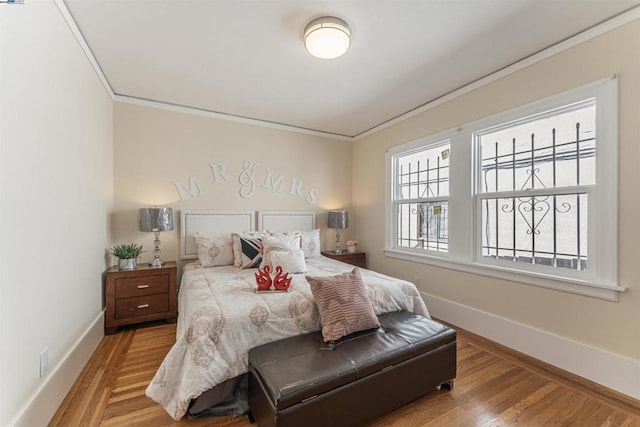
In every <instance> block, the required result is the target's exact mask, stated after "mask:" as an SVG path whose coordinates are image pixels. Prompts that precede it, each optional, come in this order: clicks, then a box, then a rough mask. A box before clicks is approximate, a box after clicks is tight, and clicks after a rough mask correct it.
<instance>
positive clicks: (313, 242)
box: [301, 229, 322, 258]
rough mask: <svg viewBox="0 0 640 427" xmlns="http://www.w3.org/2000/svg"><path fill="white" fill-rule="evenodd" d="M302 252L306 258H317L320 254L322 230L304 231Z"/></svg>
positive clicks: (302, 234)
mask: <svg viewBox="0 0 640 427" xmlns="http://www.w3.org/2000/svg"><path fill="white" fill-rule="evenodd" d="M301 237H302V238H301V243H302V252H304V257H305V258H316V257H319V256H321V255H322V254H321V253H320V230H319V229H315V230H311V231H303V232H302V233H301Z"/></svg>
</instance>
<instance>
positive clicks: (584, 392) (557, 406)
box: [49, 324, 640, 427]
mask: <svg viewBox="0 0 640 427" xmlns="http://www.w3.org/2000/svg"><path fill="white" fill-rule="evenodd" d="M456 329H457V330H458V378H457V379H456V381H455V386H454V388H453V390H452V391H446V390H442V391H434V392H432V393H429V394H427V395H426V396H424V397H422V398H420V399H418V400H416V401H414V402H412V403H410V404H409V405H406V406H405V407H403V408H400V409H399V410H397V411H395V412H393V413H391V414H389V415H388V416H385V417H383V418H380V419H378V420H376V421H375V422H374V423H372V424H371V425H370V427H387V426H447V427H448V426H465V427H466V426H487V427H488V426H514V425H517V426H552V425H554V426H579V427H589V426H640V401H637V400H634V399H631V398H629V397H626V396H624V395H621V394H619V393H616V392H613V391H611V390H608V389H605V388H603V387H600V386H598V385H596V384H594V383H591V382H589V381H586V380H584V379H581V378H579V377H576V376H573V375H571V374H568V373H566V372H564V371H560V370H558V369H557V368H554V367H552V366H549V365H546V364H544V363H542V362H539V361H536V360H534V359H531V358H529V357H528V356H525V355H523V354H521V353H518V352H515V351H513V350H510V349H507V348H505V347H502V346H500V345H498V344H495V343H493V342H491V341H488V340H486V339H484V338H481V337H478V336H476V335H473V334H471V333H469V332H466V331H464V330H461V329H458V328H456ZM175 330H176V325H175V324H169V325H167V324H158V325H151V326H149V325H147V326H144V327H135V326H133V327H131V328H129V329H127V328H122V329H121V330H120V331H119V332H118V333H116V334H115V335H110V336H106V337H104V339H103V340H102V342H101V343H100V345H99V347H98V349H97V350H96V352H95V353H94V355H93V356H92V358H91V360H90V361H89V363H88V364H87V366H86V367H85V369H84V371H83V372H82V374H81V375H80V377H79V378H78V380H77V381H76V383H75V384H74V386H73V388H72V389H71V390H70V391H69V394H68V395H67V396H66V398H65V400H64V401H63V403H62V405H61V406H60V408H59V409H58V412H57V413H56V414H55V416H54V417H53V419H52V421H51V423H50V424H49V425H50V426H99V425H100V426H154V427H155V426H234V427H239V426H249V425H251V424H249V422H248V421H247V419H246V417H241V418H237V419H232V418H230V417H221V418H208V419H200V420H187V419H184V420H182V421H180V422H176V421H173V420H172V419H171V418H170V417H169V415H167V413H166V412H165V411H164V409H163V408H162V407H161V406H160V405H158V404H156V403H155V402H154V401H152V400H151V399H149V398H147V397H146V396H145V394H144V391H145V388H146V387H147V384H148V383H149V381H150V380H151V378H152V377H153V375H154V374H155V372H156V369H157V368H158V366H159V365H160V362H161V361H162V359H163V358H164V355H165V354H166V353H167V351H168V350H169V348H170V347H171V345H172V344H173V342H174V340H175ZM301 427H303V426H301Z"/></svg>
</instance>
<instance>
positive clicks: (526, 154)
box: [385, 77, 624, 300]
mask: <svg viewBox="0 0 640 427" xmlns="http://www.w3.org/2000/svg"><path fill="white" fill-rule="evenodd" d="M387 166H388V168H387V178H388V186H387V189H388V192H387V196H388V198H387V200H388V203H387V215H386V219H387V221H386V223H387V228H386V233H387V237H386V246H385V253H386V254H387V256H391V257H396V258H401V259H406V260H411V261H417V262H424V263H428V264H434V265H439V266H443V267H447V268H454V269H459V270H463V271H469V272H473V273H477V274H483V275H489V276H495V277H499V278H504V279H508V280H512V281H518V282H522V283H527V284H532V285H537V286H544V287H549V288H553V289H559V290H564V291H569V292H574V293H580V294H584V295H590V296H595V297H599V298H605V299H612V300H615V299H617V295H618V294H617V292H619V291H621V290H624V288H621V287H619V286H618V283H617V213H616V211H617V196H616V194H617V81H616V79H615V77H614V78H609V79H606V80H603V81H599V82H595V83H592V84H590V85H587V86H584V87H581V88H578V89H575V90H572V91H569V92H566V93H563V94H560V95H556V96H552V97H550V98H547V99H544V100H541V101H538V102H535V103H532V104H529V105H526V106H523V107H518V108H515V109H513V110H511V111H507V112H504V113H501V114H498V115H495V116H492V117H488V118H485V119H482V120H479V121H477V122H473V123H468V124H466V125H464V126H462V127H460V128H458V129H454V130H450V131H446V132H443V133H440V134H438V135H434V136H431V137H428V138H424V139H421V140H417V141H413V142H410V143H407V144H404V145H401V146H398V147H394V148H392V149H390V150H388V153H387ZM596 242H597V244H596Z"/></svg>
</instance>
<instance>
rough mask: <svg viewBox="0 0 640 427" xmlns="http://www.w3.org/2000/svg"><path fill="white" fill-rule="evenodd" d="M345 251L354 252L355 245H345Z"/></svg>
mask: <svg viewBox="0 0 640 427" xmlns="http://www.w3.org/2000/svg"><path fill="white" fill-rule="evenodd" d="M347 252H349V253H350V254H354V253H356V247H355V245H354V246H347Z"/></svg>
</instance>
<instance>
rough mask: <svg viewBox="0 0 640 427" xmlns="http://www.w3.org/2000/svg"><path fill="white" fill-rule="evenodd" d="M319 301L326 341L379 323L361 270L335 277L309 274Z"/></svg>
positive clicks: (308, 277) (315, 297)
mask: <svg viewBox="0 0 640 427" xmlns="http://www.w3.org/2000/svg"><path fill="white" fill-rule="evenodd" d="M306 278H307V281H308V282H309V284H310V285H311V293H312V294H313V298H314V299H315V300H316V304H318V311H319V312H320V322H321V323H322V336H323V338H324V341H325V342H329V341H335V340H337V339H340V338H342V337H343V336H345V335H349V334H351V333H354V332H358V331H364V330H367V329H372V328H377V327H378V326H380V323H378V318H377V317H376V315H375V313H374V312H373V307H372V305H371V300H370V299H369V296H368V295H367V291H366V289H365V287H364V283H362V277H361V276H360V270H358V268H357V267H356V268H354V269H353V270H352V271H351V272H349V273H343V274H338V275H336V276H318V277H314V276H306Z"/></svg>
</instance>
